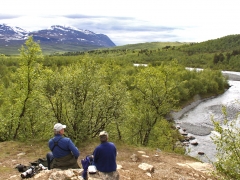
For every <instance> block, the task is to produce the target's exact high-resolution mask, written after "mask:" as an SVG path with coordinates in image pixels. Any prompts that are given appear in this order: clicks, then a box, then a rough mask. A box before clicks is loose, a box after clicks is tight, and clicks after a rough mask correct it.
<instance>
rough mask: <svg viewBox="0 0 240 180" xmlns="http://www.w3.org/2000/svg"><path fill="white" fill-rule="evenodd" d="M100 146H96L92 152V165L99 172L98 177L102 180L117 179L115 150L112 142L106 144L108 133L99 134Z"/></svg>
mask: <svg viewBox="0 0 240 180" xmlns="http://www.w3.org/2000/svg"><path fill="white" fill-rule="evenodd" d="M99 138H100V141H101V144H100V145H98V146H97V147H96V148H95V150H94V152H93V158H94V165H95V166H96V168H97V170H98V171H99V175H100V177H101V178H102V179H109V178H110V179H114V180H118V179H119V173H118V171H117V163H116V156H117V149H116V147H115V145H114V144H113V143H112V142H108V133H107V132H106V131H102V132H100V134H99Z"/></svg>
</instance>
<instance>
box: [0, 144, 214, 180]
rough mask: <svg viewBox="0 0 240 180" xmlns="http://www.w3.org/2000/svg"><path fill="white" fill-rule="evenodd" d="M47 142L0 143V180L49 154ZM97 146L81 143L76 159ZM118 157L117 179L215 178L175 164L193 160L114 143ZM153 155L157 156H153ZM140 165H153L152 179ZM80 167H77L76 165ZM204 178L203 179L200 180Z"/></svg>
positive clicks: (187, 157)
mask: <svg viewBox="0 0 240 180" xmlns="http://www.w3.org/2000/svg"><path fill="white" fill-rule="evenodd" d="M47 142H48V140H45V141H42V140H41V141H40V140H30V141H26V142H18V141H8V142H1V143H0V151H1V154H0V174H1V179H8V178H9V177H10V176H13V175H19V172H18V171H17V169H16V168H15V167H16V166H17V165H18V164H23V165H26V166H28V165H29V162H33V161H35V160H37V159H38V158H43V157H45V156H46V153H47V152H49V149H48V146H47ZM98 144H99V141H98V140H93V141H92V142H85V143H81V144H78V145H77V147H78V148H79V150H80V157H79V162H80V159H83V158H85V157H86V156H87V155H89V154H91V153H92V152H93V150H94V148H95V147H96V146H97V145H98ZM115 144H116V147H117V150H118V155H117V164H118V165H121V166H122V169H119V170H118V171H119V174H120V177H121V179H123V180H124V179H131V180H141V179H144V180H145V179H152V180H156V179H166V180H167V179H181V178H183V179H198V177H201V178H199V179H204V178H206V179H207V178H211V179H212V180H214V179H215V178H214V177H213V176H211V175H207V174H205V173H203V172H200V171H196V170H194V169H193V168H189V167H182V166H179V165H178V164H177V163H183V164H184V163H191V162H199V161H198V160H197V159H194V158H192V157H189V156H186V155H180V154H175V153H167V152H157V151H156V149H152V148H147V147H136V146H133V145H126V144H124V143H122V142H115ZM139 151H144V152H145V155H147V156H149V157H148V158H147V157H144V156H142V154H141V153H139ZM133 154H136V155H137V157H138V160H137V161H132V160H131V158H130V157H131V156H132V155H133ZM156 155H157V156H156ZM141 163H148V164H151V165H153V166H154V169H155V170H154V172H152V173H151V175H152V177H151V178H150V177H148V176H147V175H146V172H144V171H143V170H141V169H139V168H138V165H139V164H141ZM79 165H80V166H81V164H79ZM203 177H204V178H203Z"/></svg>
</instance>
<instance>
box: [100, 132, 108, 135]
mask: <svg viewBox="0 0 240 180" xmlns="http://www.w3.org/2000/svg"><path fill="white" fill-rule="evenodd" d="M99 136H108V133H107V132H106V131H102V132H100V133H99Z"/></svg>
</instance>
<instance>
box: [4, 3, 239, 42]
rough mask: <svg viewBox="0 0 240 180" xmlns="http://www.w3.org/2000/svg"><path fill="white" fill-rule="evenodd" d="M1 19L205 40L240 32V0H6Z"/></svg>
mask: <svg viewBox="0 0 240 180" xmlns="http://www.w3.org/2000/svg"><path fill="white" fill-rule="evenodd" d="M0 4H1V6H0V24H7V25H10V26H17V27H20V28H22V29H25V30H27V31H36V30H41V29H46V28H49V27H51V26H52V25H62V26H66V27H68V26H71V27H76V28H79V29H82V30H90V31H92V32H94V33H97V34H99V33H100V34H105V35H107V36H108V37H109V38H110V39H111V40H112V41H113V42H114V43H115V44H116V45H117V46H121V45H126V44H136V43H145V42H176V41H178V42H203V41H207V40H210V39H217V38H221V37H223V36H227V35H231V34H240V23H239V17H240V10H239V4H240V1H239V0H0Z"/></svg>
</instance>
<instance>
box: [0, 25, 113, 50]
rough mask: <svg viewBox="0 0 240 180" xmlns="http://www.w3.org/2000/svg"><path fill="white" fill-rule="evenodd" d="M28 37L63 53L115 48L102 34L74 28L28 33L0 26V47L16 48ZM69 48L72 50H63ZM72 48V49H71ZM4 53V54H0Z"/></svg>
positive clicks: (55, 28) (16, 28) (52, 28)
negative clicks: (82, 49)
mask: <svg viewBox="0 0 240 180" xmlns="http://www.w3.org/2000/svg"><path fill="white" fill-rule="evenodd" d="M28 36H33V39H34V41H38V42H39V43H40V45H41V47H42V49H44V47H48V48H49V47H51V48H53V49H54V48H56V49H58V48H59V49H61V50H63V51H76V50H77V49H78V48H79V51H80V50H81V47H85V49H86V50H88V49H89V50H90V49H93V48H95V49H96V48H100V47H113V46H116V45H115V44H114V43H113V42H112V41H111V39H110V38H109V37H108V36H106V35H104V34H96V33H94V32H91V31H89V30H82V29H78V28H75V27H65V26H60V25H54V26H51V27H50V28H48V29H42V30H38V31H33V32H28V31H26V30H24V29H21V28H19V27H11V26H8V25H6V24H0V47H8V48H10V47H11V46H12V47H13V46H14V47H17V46H21V45H22V44H24V42H25V41H26V39H27V38H28ZM68 45H69V46H71V47H72V49H71V48H70V49H64V47H67V46H68ZM73 47H74V48H73ZM0 53H4V52H0Z"/></svg>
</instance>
